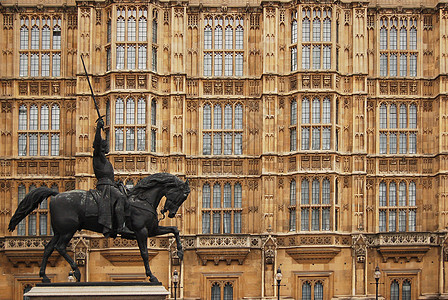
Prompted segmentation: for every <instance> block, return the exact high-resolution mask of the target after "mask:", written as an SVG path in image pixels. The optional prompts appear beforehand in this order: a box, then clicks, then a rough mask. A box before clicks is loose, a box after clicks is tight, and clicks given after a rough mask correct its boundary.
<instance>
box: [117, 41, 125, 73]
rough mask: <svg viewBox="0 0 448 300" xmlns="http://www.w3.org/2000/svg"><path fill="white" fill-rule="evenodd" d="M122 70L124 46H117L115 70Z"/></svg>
mask: <svg viewBox="0 0 448 300" xmlns="http://www.w3.org/2000/svg"><path fill="white" fill-rule="evenodd" d="M123 68H124V46H117V70H121V69H123Z"/></svg>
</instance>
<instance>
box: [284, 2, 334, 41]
mask: <svg viewBox="0 0 448 300" xmlns="http://www.w3.org/2000/svg"><path fill="white" fill-rule="evenodd" d="M291 20H292V21H291V43H292V44H295V43H297V11H293V12H292V14H291ZM311 33H312V34H311ZM311 41H312V42H330V41H331V8H329V7H325V8H314V9H311V8H309V7H306V8H304V9H303V10H302V42H311Z"/></svg>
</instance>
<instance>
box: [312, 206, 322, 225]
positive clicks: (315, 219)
mask: <svg viewBox="0 0 448 300" xmlns="http://www.w3.org/2000/svg"><path fill="white" fill-rule="evenodd" d="M319 219H320V211H319V209H318V208H313V209H312V215H311V230H319Z"/></svg>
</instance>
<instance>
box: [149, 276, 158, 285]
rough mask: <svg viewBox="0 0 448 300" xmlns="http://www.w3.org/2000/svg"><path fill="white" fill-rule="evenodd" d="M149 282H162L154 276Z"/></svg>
mask: <svg viewBox="0 0 448 300" xmlns="http://www.w3.org/2000/svg"><path fill="white" fill-rule="evenodd" d="M149 282H154V283H159V282H160V281H159V280H158V279H157V277H156V276H154V275H153V276H151V277H149Z"/></svg>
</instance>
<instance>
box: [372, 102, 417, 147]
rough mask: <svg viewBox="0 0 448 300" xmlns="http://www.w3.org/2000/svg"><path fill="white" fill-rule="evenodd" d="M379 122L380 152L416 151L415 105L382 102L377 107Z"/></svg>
mask: <svg viewBox="0 0 448 300" xmlns="http://www.w3.org/2000/svg"><path fill="white" fill-rule="evenodd" d="M388 109H389V116H388V115H387V111H388ZM388 117H389V122H388V121H387V118H388ZM379 123H380V130H379V153H380V154H397V153H399V154H415V153H417V106H416V105H415V104H414V103H411V104H407V103H401V104H395V103H393V104H390V105H386V104H385V103H382V104H381V105H380V108H379Z"/></svg>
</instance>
